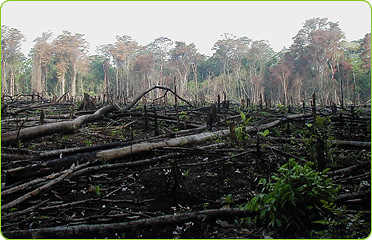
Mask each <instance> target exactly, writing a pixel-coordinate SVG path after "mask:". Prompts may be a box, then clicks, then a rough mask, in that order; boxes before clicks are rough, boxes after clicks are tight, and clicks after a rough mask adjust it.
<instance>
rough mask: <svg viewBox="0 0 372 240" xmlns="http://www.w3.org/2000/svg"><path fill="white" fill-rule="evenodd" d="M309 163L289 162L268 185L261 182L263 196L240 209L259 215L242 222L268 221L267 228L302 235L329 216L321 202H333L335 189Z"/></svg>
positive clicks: (259, 195)
mask: <svg viewBox="0 0 372 240" xmlns="http://www.w3.org/2000/svg"><path fill="white" fill-rule="evenodd" d="M312 164H313V163H311V162H308V163H306V164H305V166H301V165H298V164H297V163H296V162H295V160H294V159H290V160H289V163H287V164H285V165H283V166H282V167H280V168H279V169H278V173H276V174H274V175H273V176H272V177H271V180H270V181H269V182H266V180H265V179H263V180H261V181H260V183H262V184H263V189H262V192H263V193H261V194H258V195H256V196H255V197H254V198H253V199H251V200H250V201H249V202H248V203H247V204H246V205H245V206H244V207H243V209H244V210H247V211H253V212H259V214H257V215H256V216H255V217H253V218H247V219H245V220H246V221H247V223H249V224H256V223H257V221H258V220H260V222H266V220H268V221H269V223H268V224H269V227H272V228H277V229H280V230H286V231H287V232H288V231H293V232H302V233H304V232H305V231H306V232H308V231H309V230H310V229H311V227H312V226H313V225H314V224H315V223H314V222H315V221H320V220H322V219H324V218H325V217H326V216H327V215H329V213H330V211H329V209H327V208H325V207H324V202H328V203H333V202H334V201H335V199H336V197H337V192H338V190H339V187H336V186H334V184H332V183H331V180H330V179H329V178H327V177H326V176H325V173H326V170H325V171H323V172H317V171H315V170H313V169H312V168H311V165H312ZM265 191H267V192H268V193H264V192H265ZM318 225H320V224H318Z"/></svg>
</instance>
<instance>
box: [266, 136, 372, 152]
mask: <svg viewBox="0 0 372 240" xmlns="http://www.w3.org/2000/svg"><path fill="white" fill-rule="evenodd" d="M267 139H269V140H272V141H276V142H286V143H290V142H306V141H309V139H306V138H279V137H267ZM331 143H332V144H334V145H336V146H338V147H345V148H347V147H349V148H363V149H370V148H371V142H358V141H341V140H332V141H331Z"/></svg>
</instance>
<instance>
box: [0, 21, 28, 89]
mask: <svg viewBox="0 0 372 240" xmlns="http://www.w3.org/2000/svg"><path fill="white" fill-rule="evenodd" d="M25 40H26V38H25V37H24V35H23V34H22V33H21V32H20V31H19V30H18V29H16V28H9V27H7V26H5V25H2V26H1V92H2V93H7V92H8V93H9V94H10V95H14V93H15V88H16V86H15V85H16V82H15V76H14V69H15V64H17V62H18V61H22V57H23V54H22V53H21V51H20V49H21V44H22V42H23V41H25ZM8 75H9V81H8V82H7V79H8Z"/></svg>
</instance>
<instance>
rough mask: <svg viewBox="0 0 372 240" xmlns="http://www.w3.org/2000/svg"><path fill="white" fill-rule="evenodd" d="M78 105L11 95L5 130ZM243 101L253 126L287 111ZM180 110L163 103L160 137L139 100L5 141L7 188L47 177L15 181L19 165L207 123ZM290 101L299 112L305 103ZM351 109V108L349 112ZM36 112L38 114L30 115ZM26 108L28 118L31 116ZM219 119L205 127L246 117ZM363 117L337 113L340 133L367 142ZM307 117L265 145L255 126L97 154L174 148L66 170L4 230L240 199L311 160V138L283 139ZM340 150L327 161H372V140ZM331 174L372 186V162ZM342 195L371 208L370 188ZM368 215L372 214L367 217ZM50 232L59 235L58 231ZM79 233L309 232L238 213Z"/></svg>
mask: <svg viewBox="0 0 372 240" xmlns="http://www.w3.org/2000/svg"><path fill="white" fill-rule="evenodd" d="M26 105H27V103H24V105H21V106H26ZM75 107H76V106H75V105H55V106H49V107H45V108H37V109H31V110H28V111H25V112H22V113H19V114H17V115H15V116H13V115H11V112H14V111H15V110H17V109H19V108H21V107H20V105H16V104H15V103H14V104H13V107H12V105H11V104H10V106H9V107H8V113H7V114H3V115H2V123H1V126H2V133H3V132H8V131H11V130H15V129H18V128H19V127H20V126H21V125H22V124H23V126H22V127H27V126H32V125H38V124H39V121H38V120H37V119H38V116H39V115H40V112H41V109H42V110H43V112H44V114H45V116H46V118H45V119H47V120H48V121H50V122H54V121H66V120H68V119H54V118H48V116H49V115H50V116H52V115H60V116H63V115H68V114H70V112H71V109H73V108H75ZM241 109H242V111H243V112H244V113H245V115H246V116H247V117H251V118H252V119H251V121H250V122H249V125H250V126H258V125H262V124H265V123H268V122H271V121H273V120H275V119H278V118H282V117H283V116H285V115H288V113H286V112H284V111H283V109H279V108H272V109H266V110H265V109H263V110H261V109H259V108H257V107H247V108H241ZM179 111H180V112H181V111H182V114H181V115H183V116H185V117H183V118H182V117H179V118H180V119H181V118H182V119H181V120H180V121H179V122H180V123H179V124H177V120H176V117H175V116H176V115H175V112H174V109H172V108H170V107H167V108H166V109H164V108H163V107H158V110H157V115H158V120H157V125H158V131H159V135H165V134H168V136H163V137H161V138H156V137H157V136H156V134H155V119H154V116H153V115H150V120H149V129H147V130H146V126H145V121H144V114H143V108H142V107H141V106H139V107H137V108H136V109H133V110H131V111H130V112H128V113H125V114H120V113H118V112H113V113H110V114H108V115H107V116H105V118H104V119H102V120H99V121H96V122H93V123H89V124H85V125H83V127H82V128H80V129H78V130H77V131H74V132H70V133H55V134H52V135H49V136H44V137H40V138H35V139H32V140H30V141H25V142H18V144H16V145H14V144H13V145H4V144H2V150H1V154H2V158H1V170H2V174H1V177H2V178H1V180H2V191H4V190H7V189H11V188H14V187H16V186H19V185H20V184H22V183H25V182H29V181H31V180H33V179H37V178H40V177H42V176H37V177H33V178H28V179H18V180H16V181H13V182H12V181H10V182H7V179H6V174H7V171H9V170H11V169H16V168H22V167H27V166H30V165H33V164H38V163H42V162H45V161H48V160H52V159H58V158H63V157H67V156H69V155H70V156H71V155H75V156H77V159H78V164H83V163H84V162H86V159H85V158H84V157H83V156H82V157H81V159H80V160H79V154H81V153H84V152H85V150H84V148H87V147H91V146H101V145H103V144H108V143H120V144H123V145H125V144H127V145H130V144H133V143H140V142H144V141H146V140H147V141H164V140H165V139H170V138H172V137H173V136H174V135H177V132H179V131H182V130H185V129H195V128H197V125H199V126H203V125H205V116H206V115H205V114H206V112H207V107H204V108H199V109H190V108H186V107H181V108H180V110H179ZM292 111H294V113H301V111H302V110H301V109H295V110H292ZM93 112H94V111H93ZM89 113H92V112H75V113H74V115H75V117H76V116H79V115H81V114H89ZM326 113H327V114H328V112H326ZM324 114H325V113H324ZM348 114H349V113H347V112H345V113H344V117H345V116H348ZM163 116H166V117H163ZM335 116H338V115H335ZM33 117H34V118H35V120H33V121H32V118H33ZM368 117H369V120H368V119H367V118H368ZM26 118H29V119H27V120H25V119H26ZM16 119H18V120H16ZM30 119H31V120H30ZM219 119H220V120H219V124H217V125H218V126H216V125H215V126H214V127H213V128H212V129H211V130H208V129H207V130H204V131H217V130H218V129H228V128H229V124H230V123H231V122H235V123H236V125H237V126H241V125H242V120H241V116H240V113H239V111H238V109H237V107H235V108H234V107H231V109H230V110H226V111H224V112H223V113H220V114H219ZM357 119H358V121H351V122H348V123H345V124H344V125H342V126H343V127H341V125H340V124H341V123H340V121H339V120H337V118H336V117H335V120H333V124H332V135H333V137H334V139H337V140H348V141H361V142H369V141H370V137H371V135H370V110H369V109H362V108H361V109H360V115H359V116H358V117H357ZM365 119H367V120H365ZM185 121H186V123H185ZM306 123H307V124H310V123H312V120H311V118H310V119H305V120H304V119H302V120H301V121H292V122H290V123H288V124H283V125H280V126H277V127H275V128H273V129H270V133H269V134H268V136H265V137H261V139H260V142H259V146H257V135H252V136H249V138H248V139H246V140H245V141H243V142H241V141H240V142H239V140H237V139H236V138H235V137H228V138H214V139H210V140H208V141H206V142H203V144H196V145H195V144H194V145H193V144H191V145H185V146H178V147H164V148H160V149H155V150H153V151H151V152H144V153H141V154H136V155H132V156H129V157H125V158H121V159H116V160H112V161H105V160H102V159H89V160H90V163H89V166H100V165H108V164H114V163H122V162H135V161H139V160H145V159H153V158H156V157H161V156H167V157H164V160H162V161H159V162H157V163H155V164H151V165H143V166H134V167H125V168H111V169H104V170H98V171H96V172H90V173H88V174H83V175H80V176H77V177H74V178H70V179H65V180H64V181H61V182H60V183H58V184H56V185H54V186H53V187H51V188H48V189H46V190H44V191H42V192H40V193H38V194H36V195H35V196H33V197H31V198H30V199H28V200H26V201H23V202H22V203H20V204H18V205H17V206H15V207H12V208H10V209H7V210H3V211H2V223H1V230H2V233H3V235H4V236H5V237H6V236H7V232H12V231H18V230H29V229H43V228H50V227H58V226H77V225H89V224H110V223H119V222H129V221H135V220H139V219H146V218H152V217H156V216H164V215H177V214H182V213H188V212H195V211H202V210H207V209H221V208H238V207H239V206H241V205H244V204H245V203H246V202H247V201H248V200H249V199H251V198H252V197H253V196H255V195H256V194H258V193H259V192H260V191H261V189H260V186H259V185H258V184H257V183H258V181H259V180H260V179H262V178H266V179H268V178H270V176H271V175H272V174H273V173H275V171H276V169H277V168H278V167H279V166H281V165H283V164H285V163H287V162H288V159H289V158H290V157H295V158H296V159H299V161H300V162H306V161H309V160H311V154H310V153H309V152H308V151H307V148H306V146H305V144H303V143H299V142H294V141H293V142H286V143H283V142H280V141H279V140H278V139H275V138H303V137H305V136H304V134H306V133H305V131H304V130H303V129H306ZM44 124H47V123H44ZM193 124H194V125H193ZM190 125H193V126H190ZM288 128H289V129H288ZM193 134H195V133H193ZM172 135H173V136H172ZM77 147H81V148H83V150H81V151H82V152H80V153H78V152H73V153H71V154H68V153H66V154H60V155H59V156H51V157H46V158H42V157H41V153H45V152H50V151H52V150H58V149H68V148H77ZM97 149H99V147H98V148H97ZM332 156H333V157H332V159H333V162H332V164H331V163H328V164H329V166H330V167H331V168H332V170H335V169H341V168H345V167H347V166H352V165H356V164H360V163H364V162H366V161H370V149H359V148H350V147H345V148H344V147H337V148H335V149H334V152H332ZM65 169H67V168H66V167H64V168H63V169H61V171H62V170H65ZM333 178H334V180H335V181H338V183H339V184H341V186H342V188H341V190H340V193H339V194H344V193H350V192H358V191H361V190H365V189H367V190H368V189H369V192H370V164H367V165H364V167H363V168H358V169H356V170H354V171H352V172H348V173H346V174H343V175H338V176H335V177H333ZM348 178H349V179H348ZM345 179H348V180H345ZM40 186H42V183H39V184H35V185H32V186H30V187H28V188H26V189H23V190H20V191H17V192H15V193H12V194H7V195H5V196H2V198H1V201H2V205H4V204H6V203H9V202H10V201H12V200H14V199H16V198H18V197H22V196H24V195H25V194H26V193H28V192H30V191H31V190H33V189H35V188H37V187H40ZM342 204H344V205H345V206H346V207H347V209H348V210H349V212H350V213H353V212H355V213H356V212H360V211H367V212H368V211H369V213H370V209H371V208H370V194H369V195H367V196H362V197H357V198H355V199H353V198H352V199H348V200H347V201H345V202H343V203H342ZM17 213H18V214H17ZM366 220H367V221H368V220H369V219H368V217H367V219H366ZM43 237H47V238H54V237H55V236H53V235H47V236H43ZM77 237H78V238H111V239H112V238H224V239H226V238H278V237H279V238H288V237H289V238H293V237H295V238H296V237H301V233H296V234H293V233H288V235H283V234H282V235H278V233H275V232H274V231H272V230H270V229H269V228H267V226H264V225H262V226H256V227H251V226H246V225H244V224H241V222H240V218H239V217H221V218H212V219H210V218H204V219H202V220H193V221H188V222H182V223H174V224H165V225H161V224H160V225H154V226H146V227H145V228H136V229H125V230H123V231H102V232H91V233H90V234H84V235H83V236H77ZM72 238H74V236H72Z"/></svg>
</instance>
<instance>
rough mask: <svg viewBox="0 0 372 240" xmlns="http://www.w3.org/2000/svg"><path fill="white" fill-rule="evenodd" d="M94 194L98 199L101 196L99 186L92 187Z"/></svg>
mask: <svg viewBox="0 0 372 240" xmlns="http://www.w3.org/2000/svg"><path fill="white" fill-rule="evenodd" d="M94 192H95V193H96V195H97V196H98V197H99V196H101V185H96V186H94Z"/></svg>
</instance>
